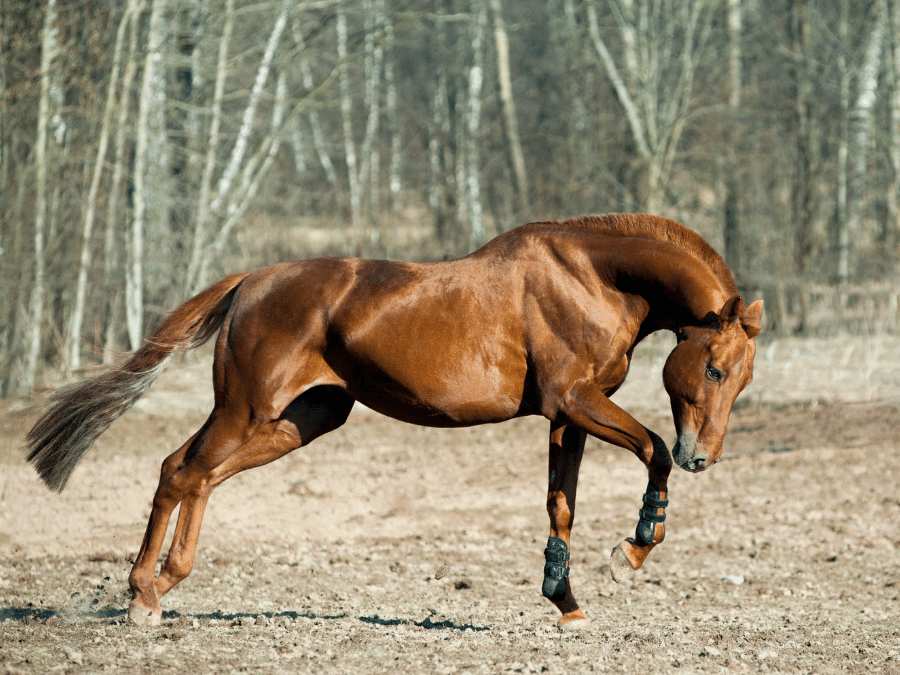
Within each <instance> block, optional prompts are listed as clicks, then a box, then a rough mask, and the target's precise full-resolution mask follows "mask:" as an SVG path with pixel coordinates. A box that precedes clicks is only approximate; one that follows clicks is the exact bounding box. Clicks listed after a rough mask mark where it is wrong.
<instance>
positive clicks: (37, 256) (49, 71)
mask: <svg viewBox="0 0 900 675" xmlns="http://www.w3.org/2000/svg"><path fill="white" fill-rule="evenodd" d="M57 16H58V14H57V6H56V0H47V8H46V9H45V10H44V26H43V31H42V39H41V93H40V103H39V108H38V128H37V139H36V143H35V148H34V169H35V217H34V281H33V284H34V285H33V286H32V289H31V302H30V305H29V311H28V315H29V325H28V341H27V349H26V352H25V364H24V372H23V377H22V387H23V389H24V390H26V391H28V390H30V389H31V388H32V387H33V386H34V382H35V379H36V378H37V367H38V359H39V357H40V353H41V330H42V328H43V322H44V283H45V274H46V267H45V266H46V261H45V260H44V235H45V228H46V224H47V188H48V175H47V174H48V166H47V164H48V163H47V131H48V129H49V127H50V117H51V113H50V84H51V81H52V75H53V60H54V59H55V58H56V56H57V55H58V53H59V42H58V40H59V29H58V27H57V25H56V23H57Z"/></svg>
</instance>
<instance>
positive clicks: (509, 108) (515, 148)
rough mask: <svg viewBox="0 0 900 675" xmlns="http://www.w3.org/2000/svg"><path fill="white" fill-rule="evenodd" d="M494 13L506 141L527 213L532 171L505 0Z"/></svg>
mask: <svg viewBox="0 0 900 675" xmlns="http://www.w3.org/2000/svg"><path fill="white" fill-rule="evenodd" d="M490 5H491V13H492V15H493V20H494V41H495V43H496V49H497V79H498V80H499V85H500V102H501V104H502V108H503V122H504V129H505V130H506V142H507V145H508V146H509V154H510V161H511V163H512V168H513V176H515V179H516V192H517V193H518V195H519V209H520V210H521V211H522V212H523V213H527V212H528V209H529V206H528V191H529V190H528V174H527V172H526V170H525V153H524V152H523V151H522V139H521V138H520V136H519V123H518V121H517V119H516V102H515V99H514V98H513V92H512V75H511V74H510V66H509V37H508V36H507V33H506V24H505V23H504V22H503V7H502V5H501V0H490Z"/></svg>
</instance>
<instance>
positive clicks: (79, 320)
mask: <svg viewBox="0 0 900 675" xmlns="http://www.w3.org/2000/svg"><path fill="white" fill-rule="evenodd" d="M136 8H137V2H136V0H130V1H129V3H128V6H127V7H126V8H125V11H124V13H123V14H122V17H121V19H120V20H119V27H118V29H117V31H116V41H115V45H114V47H113V50H114V51H113V65H112V71H111V72H110V76H109V88H108V90H107V93H106V106H105V108H104V110H103V121H102V122H101V124H100V140H99V144H98V147H97V158H96V160H95V161H94V170H93V173H92V176H91V186H90V189H89V190H88V196H87V207H86V209H85V214H84V224H83V226H82V232H81V237H82V243H81V257H80V260H79V266H78V281H77V283H76V289H75V306H74V308H73V310H72V319H71V323H70V327H69V336H68V339H67V343H68V346H69V354H68V359H67V361H68V362H67V363H66V364H65V365H66V367H67V368H68V369H76V368H80V367H81V327H82V324H83V321H84V310H85V301H86V298H87V278H88V268H89V267H90V262H91V237H92V235H93V231H94V216H95V214H96V207H97V195H98V193H99V191H100V177H101V175H102V173H103V166H104V164H105V162H106V153H107V150H108V148H109V137H110V132H111V128H112V119H113V109H114V105H115V101H116V86H117V84H118V81H119V71H120V70H121V68H122V48H123V45H124V42H125V34H126V30H127V28H128V25H129V24H130V23H131V22H132V21H133V17H134V12H135V10H136ZM126 95H127V89H123V96H126Z"/></svg>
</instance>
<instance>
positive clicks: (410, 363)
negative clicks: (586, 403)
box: [345, 353, 525, 427]
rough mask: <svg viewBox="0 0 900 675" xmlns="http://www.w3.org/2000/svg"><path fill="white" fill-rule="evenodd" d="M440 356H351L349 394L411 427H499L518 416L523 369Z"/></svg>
mask: <svg viewBox="0 0 900 675" xmlns="http://www.w3.org/2000/svg"><path fill="white" fill-rule="evenodd" d="M441 356H442V355H440V354H434V353H432V354H425V353H407V354H393V355H391V358H389V359H379V358H376V357H375V355H373V354H371V353H368V354H365V355H363V354H359V353H356V354H353V357H354V358H352V361H354V362H355V364H356V365H355V367H354V368H353V375H352V377H351V378H349V379H347V378H345V380H346V381H347V387H348V390H349V391H350V394H351V395H352V396H353V397H354V398H356V399H357V400H358V401H359V402H360V403H362V404H363V405H366V406H368V407H369V408H372V409H373V410H376V411H378V412H380V413H383V414H385V415H388V416H390V417H393V418H395V419H399V420H402V421H404V422H410V423H413V424H421V425H424V426H435V427H457V426H471V425H475V424H485V423H489V422H500V421H503V420H507V419H510V418H512V417H515V416H516V415H517V414H520V412H521V409H522V405H523V395H524V382H525V366H524V363H523V364H522V367H521V368H519V367H516V366H515V365H514V364H512V363H510V362H509V360H505V361H500V362H499V363H493V364H484V363H479V362H477V361H476V360H451V359H445V358H441Z"/></svg>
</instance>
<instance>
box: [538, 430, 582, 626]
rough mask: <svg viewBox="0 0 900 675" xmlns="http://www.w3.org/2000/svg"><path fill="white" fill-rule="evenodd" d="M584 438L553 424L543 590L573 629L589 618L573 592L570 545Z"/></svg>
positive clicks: (573, 431) (559, 623)
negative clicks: (547, 533) (548, 528)
mask: <svg viewBox="0 0 900 675" xmlns="http://www.w3.org/2000/svg"><path fill="white" fill-rule="evenodd" d="M584 441H585V433H584V432H583V431H581V430H580V429H578V428H576V427H573V426H567V425H564V424H559V423H555V422H554V423H552V425H551V427H550V466H549V478H550V481H549V488H548V490H547V513H548V514H549V516H550V538H549V539H548V540H547V548H546V549H545V550H544V558H545V564H544V582H543V584H542V585H541V592H542V593H543V595H544V597H546V598H548V599H549V600H550V601H551V602H552V603H553V604H554V605H556V607H557V608H558V609H559V611H560V612H562V618H560V620H559V622H558V625H559V626H566V627H569V628H575V627H578V626H580V625H582V624H584V623H587V621H588V618H587V617H586V616H585V615H584V612H582V611H581V608H579V606H578V602H577V601H576V600H575V597H574V596H573V595H572V584H571V582H570V581H569V544H570V536H571V533H572V524H573V522H574V520H575V491H576V489H577V487H578V470H579V468H580V467H581V457H582V455H583V454H584Z"/></svg>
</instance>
